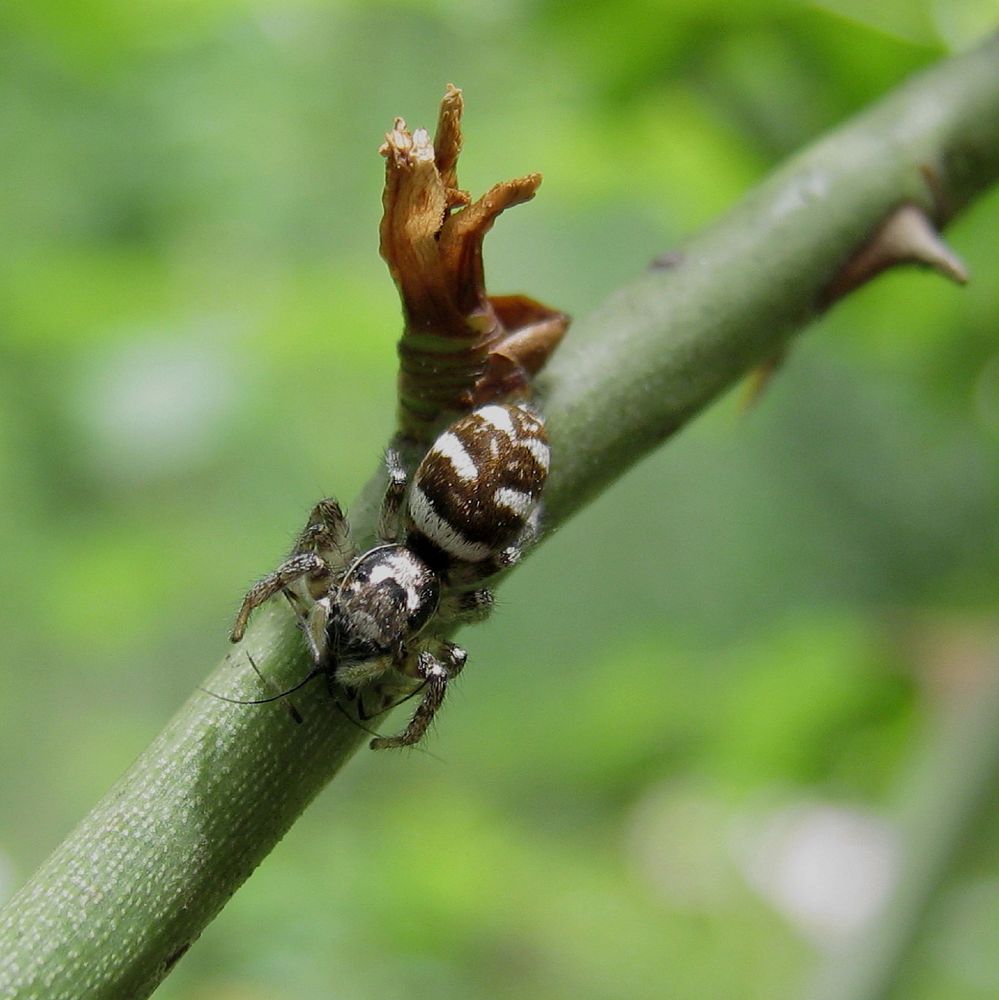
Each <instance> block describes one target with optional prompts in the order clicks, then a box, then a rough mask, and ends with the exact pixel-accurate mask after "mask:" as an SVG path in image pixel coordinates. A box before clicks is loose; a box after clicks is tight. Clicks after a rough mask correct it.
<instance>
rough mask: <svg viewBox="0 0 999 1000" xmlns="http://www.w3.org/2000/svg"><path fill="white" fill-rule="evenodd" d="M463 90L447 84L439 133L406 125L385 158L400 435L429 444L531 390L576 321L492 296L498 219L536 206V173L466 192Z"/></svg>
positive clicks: (391, 138)
mask: <svg viewBox="0 0 999 1000" xmlns="http://www.w3.org/2000/svg"><path fill="white" fill-rule="evenodd" d="M461 112H462V99H461V91H460V90H458V89H457V88H456V87H453V86H451V85H450V84H449V85H448V88H447V91H446V93H445V94H444V99H443V100H442V101H441V109H440V116H439V118H438V122H437V134H436V136H435V137H434V141H433V142H432V143H431V141H430V136H429V135H428V134H427V132H426V130H425V129H416V130H415V131H413V132H412V133H411V132H410V131H409V130H408V129H407V128H406V123H405V122H404V121H403V120H402V119H401V118H397V119H396V121H395V125H394V127H393V129H392V131H391V132H389V133H388V134H387V135H386V137H385V143H384V144H383V145H382V147H381V149H380V152H381V153H382V155H383V156H384V157H385V159H386V167H385V193H384V196H383V205H384V214H383V216H382V223H381V231H380V232H381V253H382V256H383V257H384V258H385V260H386V262H387V263H388V266H389V271H390V272H391V274H392V278H393V280H394V281H395V283H396V286H397V287H398V289H399V294H400V295H401V297H402V307H403V317H404V321H405V327H404V330H403V335H402V340H401V341H400V343H399V354H400V358H401V368H400V375H399V401H400V408H399V422H400V429H401V430H402V432H403V433H404V434H406V435H407V436H409V437H414V438H417V439H426V438H427V437H428V436H430V435H431V434H432V433H433V425H434V423H435V422H436V421H437V419H438V417H439V416H440V415H441V414H442V413H443V412H445V411H448V410H464V409H468V408H470V407H473V406H478V405H480V404H482V403H484V402H487V401H489V400H493V399H499V398H503V397H506V396H510V395H512V394H516V393H522V392H524V391H525V390H526V389H527V388H528V385H529V382H530V377H531V376H532V375H533V374H535V373H536V372H537V371H538V370H539V369H540V368H541V367H542V365H543V364H544V363H545V361H546V360H547V359H548V357H549V355H550V354H551V352H552V351H553V350H554V349H555V347H556V345H557V344H558V342H559V340H561V338H562V336H563V334H564V333H565V331H566V328H567V326H568V323H569V320H568V317H566V316H565V315H564V314H563V313H560V312H558V311H556V310H553V309H549V308H548V307H546V306H543V305H541V304H540V303H539V302H535V301H534V300H533V299H529V298H526V297H524V296H504V297H497V298H490V297H489V296H488V295H487V294H486V289H485V277H484V272H483V264H482V242H483V240H484V239H485V235H486V233H488V232H489V230H490V229H491V228H492V225H493V223H494V222H495V221H496V218H497V217H498V216H499V215H500V213H501V212H503V211H504V210H505V209H507V208H509V207H510V206H511V205H518V204H520V203H521V202H525V201H529V200H530V199H531V198H533V197H534V194H535V192H536V191H537V189H538V185H540V183H541V175H540V174H528V175H527V176H526V177H520V178H518V179H516V180H512V181H505V182H503V183H501V184H497V185H495V186H494V187H492V188H491V189H490V190H489V191H487V192H486V193H485V194H484V195H483V196H482V197H481V198H479V199H478V200H476V201H474V202H473V201H472V200H471V198H470V197H469V195H468V193H467V192H466V191H462V190H461V189H460V188H459V187H458V176H457V165H458V156H459V154H460V152H461V140H462V136H461Z"/></svg>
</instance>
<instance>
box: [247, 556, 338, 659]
mask: <svg viewBox="0 0 999 1000" xmlns="http://www.w3.org/2000/svg"><path fill="white" fill-rule="evenodd" d="M328 573H329V566H328V565H327V563H326V560H325V559H323V558H322V556H319V555H317V554H316V553H315V552H302V553H300V554H298V555H294V556H292V557H291V558H290V559H286V560H285V561H284V562H283V563H281V565H280V566H278V568H277V569H276V570H274V572H273V573H268V574H267V576H265V577H263V578H262V579H260V580H258V581H257V582H256V583H255V584H254V585H253V586H252V587H251V588H250V589H249V590H248V591H247V592H246V596H245V597H244V598H243V603H242V605H241V606H240V609H239V612H238V613H237V615H236V620H235V621H234V622H233V624H232V631H231V632H230V633H229V638H230V640H231V641H232V642H239V640H240V639H242V638H243V634H244V633H245V632H246V625H247V623H248V622H249V620H250V615H251V614H253V611H254V609H255V608H258V607H260V605H261V604H263V603H264V601H267V600H269V599H270V598H272V597H273V596H274V595H275V594H277V593H278V592H279V591H282V590H284V589H286V588H287V587H288V586H290V585H291V584H293V583H295V582H297V581H298V580H300V579H301V578H302V577H303V576H308V575H310V574H311V575H314V576H317V577H318V576H325V575H327V574H328Z"/></svg>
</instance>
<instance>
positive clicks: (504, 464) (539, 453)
mask: <svg viewBox="0 0 999 1000" xmlns="http://www.w3.org/2000/svg"><path fill="white" fill-rule="evenodd" d="M549 457H550V456H549V449H548V439H547V437H546V435H545V428H544V424H543V423H542V422H541V420H540V419H539V418H538V417H537V416H535V415H534V413H532V412H531V411H529V410H528V409H526V408H525V407H521V406H516V405H499V404H493V405H489V406H483V407H480V408H479V409H478V410H474V411H473V412H472V413H469V414H467V415H466V416H464V417H461V418H459V419H458V420H456V421H455V422H454V423H453V424H451V425H450V427H448V428H447V430H446V431H444V433H443V434H441V435H440V437H438V438H437V440H436V441H435V442H434V443H433V445H432V446H431V448H430V450H429V451H428V452H427V454H426V456H425V457H424V459H423V461H422V462H421V463H420V465H419V467H418V468H417V470H416V473H415V475H414V476H413V487H412V492H411V493H410V497H409V520H410V523H411V528H412V531H414V532H415V533H417V534H418V535H422V536H424V537H425V538H426V539H427V540H429V541H430V542H431V543H432V544H433V545H434V546H436V547H437V548H438V549H440V550H441V551H443V552H444V553H445V554H446V555H447V556H449V557H451V558H453V559H457V560H460V561H462V562H473V563H474V562H481V561H482V560H484V559H487V558H489V556H491V555H493V554H494V553H496V552H498V551H499V550H501V549H502V548H503V547H504V546H505V545H506V544H507V543H509V542H510V541H512V540H513V539H514V538H515V537H516V536H517V535H518V534H519V533H520V532H521V531H522V530H523V529H524V527H525V525H526V524H527V522H528V519H529V518H530V516H531V514H532V513H533V511H534V508H535V507H536V506H537V503H538V500H539V498H540V496H541V491H542V489H543V488H544V485H545V480H546V479H547V477H548V465H549Z"/></svg>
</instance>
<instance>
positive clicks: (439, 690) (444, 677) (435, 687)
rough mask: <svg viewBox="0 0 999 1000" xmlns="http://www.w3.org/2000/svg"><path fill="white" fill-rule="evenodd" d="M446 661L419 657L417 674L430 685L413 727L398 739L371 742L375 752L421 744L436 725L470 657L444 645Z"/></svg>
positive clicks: (428, 654) (424, 653)
mask: <svg viewBox="0 0 999 1000" xmlns="http://www.w3.org/2000/svg"><path fill="white" fill-rule="evenodd" d="M440 646H441V652H442V654H443V657H444V658H443V659H438V657H436V656H435V655H434V654H433V653H431V652H430V651H429V650H426V649H425V650H423V651H422V652H420V653H418V654H417V656H416V663H415V668H414V672H415V674H416V676H417V677H419V678H421V679H422V680H424V681H425V682H426V683H425V685H424V687H423V698H422V700H421V701H420V704H419V705H418V706H417V708H416V711H415V712H414V713H413V718H412V719H410V721H409V725H408V726H407V727H406V728H405V730H404V731H403V732H401V733H399V735H398V736H388V737H386V736H379V737H377V738H375V739H373V740H372V741H371V743H370V744H369V746H370V747H371V749H372V750H384V749H388V748H391V747H408V746H412V745H413V744H414V743H419V741H420V740H421V739H422V738H423V735H424V733H426V731H427V728H428V727H429V726H430V723H431V722H433V719H434V716H435V715H436V714H437V710H438V709H439V708H440V707H441V705H442V704H443V703H444V696H445V694H446V693H447V686H448V684H449V683H450V682H451V680H452V679H453V678H455V677H457V676H458V674H459V673H461V668H462V667H463V666H464V665H465V659H466V656H467V654H466V653H465V651H464V650H463V649H462V648H461V647H460V646H456V645H454V643H451V642H442V643H441V644H440Z"/></svg>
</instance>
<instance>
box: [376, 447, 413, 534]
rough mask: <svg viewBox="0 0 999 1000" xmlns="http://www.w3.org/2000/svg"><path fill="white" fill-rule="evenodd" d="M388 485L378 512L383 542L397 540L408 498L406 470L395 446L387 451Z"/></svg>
mask: <svg viewBox="0 0 999 1000" xmlns="http://www.w3.org/2000/svg"><path fill="white" fill-rule="evenodd" d="M385 468H386V469H387V470H388V485H387V486H386V487H385V496H384V497H383V498H382V506H381V510H380V511H379V513H378V537H379V538H380V539H381V540H382V541H383V542H397V541H398V540H399V533H400V527H401V521H402V518H401V514H402V505H403V501H404V500H405V498H406V470H405V469H404V468H403V467H402V462H401V460H400V459H399V453H398V452H397V451H396V450H395V449H394V448H389V449H388V451H386V452H385Z"/></svg>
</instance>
